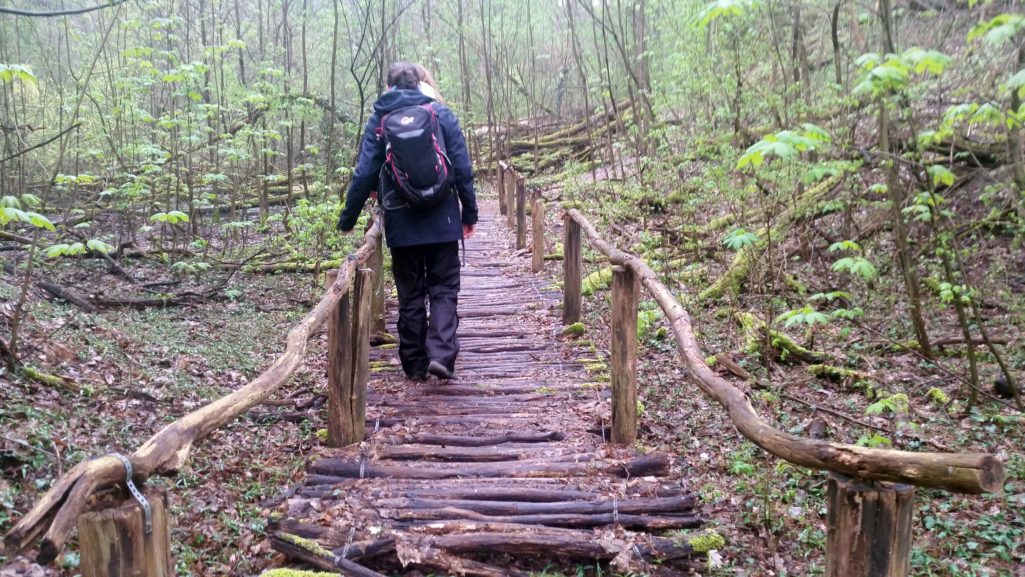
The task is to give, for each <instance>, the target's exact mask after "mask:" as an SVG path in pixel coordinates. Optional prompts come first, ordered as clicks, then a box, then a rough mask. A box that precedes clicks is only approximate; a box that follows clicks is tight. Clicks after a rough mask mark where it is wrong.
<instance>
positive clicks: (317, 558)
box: [270, 531, 385, 577]
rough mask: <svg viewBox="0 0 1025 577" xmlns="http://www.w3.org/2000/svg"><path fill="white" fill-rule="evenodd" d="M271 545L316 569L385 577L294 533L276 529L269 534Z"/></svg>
mask: <svg viewBox="0 0 1025 577" xmlns="http://www.w3.org/2000/svg"><path fill="white" fill-rule="evenodd" d="M270 543H271V547H272V548H273V549H274V550H275V551H280V552H282V553H284V554H285V555H287V556H289V557H292V558H293V559H298V560H300V561H302V562H304V563H309V564H310V565H313V566H314V567H317V568H318V569H325V570H327V571H335V572H337V571H341V572H342V573H343V574H345V575H350V576H353V577H385V576H384V575H383V574H381V573H378V572H377V571H374V570H372V569H367V568H366V567H364V566H362V565H360V564H358V563H356V562H355V561H351V560H349V559H346V558H345V557H342V556H341V555H335V553H334V551H329V550H327V549H325V548H324V547H322V546H321V545H320V544H319V543H317V542H316V541H313V540H312V539H303V538H302V537H298V536H296V535H292V534H289V533H285V532H282V531H278V532H276V533H274V534H273V535H271V536H270Z"/></svg>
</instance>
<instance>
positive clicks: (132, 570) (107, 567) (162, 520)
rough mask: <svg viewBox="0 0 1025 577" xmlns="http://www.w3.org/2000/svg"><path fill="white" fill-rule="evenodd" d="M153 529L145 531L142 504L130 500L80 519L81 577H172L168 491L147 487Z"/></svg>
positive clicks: (130, 498)
mask: <svg viewBox="0 0 1025 577" xmlns="http://www.w3.org/2000/svg"><path fill="white" fill-rule="evenodd" d="M143 494H144V495H145V496H146V500H147V501H149V505H150V510H151V519H152V525H151V526H152V530H151V531H150V533H149V534H146V532H145V523H144V518H143V512H142V505H140V504H139V502H138V501H136V500H135V499H133V498H132V497H127V498H126V499H125V500H123V501H122V502H121V505H120V506H118V507H116V508H112V509H102V510H99V511H94V512H91V513H85V514H83V515H81V516H79V518H78V544H79V551H80V553H81V565H80V566H79V571H81V573H82V577H171V576H173V575H174V564H173V563H172V561H171V539H170V534H171V529H170V524H171V520H170V517H169V516H168V514H167V491H166V490H165V489H163V488H158V487H146V488H145V489H144V491H143Z"/></svg>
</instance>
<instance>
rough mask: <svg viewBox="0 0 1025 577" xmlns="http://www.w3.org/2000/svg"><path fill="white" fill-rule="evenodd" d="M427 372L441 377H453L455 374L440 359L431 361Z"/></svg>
mask: <svg viewBox="0 0 1025 577" xmlns="http://www.w3.org/2000/svg"><path fill="white" fill-rule="evenodd" d="M427 372H428V373H430V374H432V375H434V376H436V377H438V378H439V379H446V380H447V379H451V378H452V377H454V376H455V375H454V374H453V373H452V371H450V370H448V368H447V367H446V366H445V365H443V364H441V363H439V362H438V361H431V364H429V365H427Z"/></svg>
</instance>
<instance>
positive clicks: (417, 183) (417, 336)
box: [338, 62, 477, 380]
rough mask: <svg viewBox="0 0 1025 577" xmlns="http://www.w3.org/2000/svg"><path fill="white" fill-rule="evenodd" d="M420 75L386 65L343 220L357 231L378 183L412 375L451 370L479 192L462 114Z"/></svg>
mask: <svg viewBox="0 0 1025 577" xmlns="http://www.w3.org/2000/svg"><path fill="white" fill-rule="evenodd" d="M422 80H423V79H422V78H421V77H420V75H419V74H418V73H417V69H416V65H414V64H411V63H408V62H396V63H394V64H392V65H391V66H390V67H389V68H388V77H387V81H388V91H387V92H385V93H384V94H382V95H381V97H380V98H378V99H377V101H376V102H375V103H374V114H373V115H371V117H370V120H369V121H368V122H367V127H366V130H365V132H364V134H363V143H362V145H361V148H360V153H359V161H358V162H357V164H356V170H355V172H354V173H353V177H352V184H350V185H349V191H348V193H347V194H346V196H345V208H344V209H342V214H341V216H340V217H339V219H338V229H339V230H341V231H342V232H343V233H346V234H347V233H350V232H351V231H352V228H353V227H354V226H356V219H357V218H358V217H359V213H360V211H362V210H363V205H364V203H366V201H367V197H368V196H370V192H371V190H374V189H375V188H376V189H377V190H378V196H379V198H380V202H381V206H382V207H383V208H384V231H385V238H386V239H387V242H388V248H389V249H391V256H392V274H393V276H394V277H395V287H396V289H397V290H398V293H399V322H398V332H399V359H400V360H401V361H402V370H403V371H404V372H405V373H406V376H407V377H409V378H410V379H412V380H423V379H425V378H426V377H427V374H428V373H430V374H432V375H434V376H436V377H438V378H441V379H450V378H452V377H453V376H454V371H455V362H456V356H457V355H458V354H459V341H458V340H457V339H456V329H457V328H458V326H459V317H458V315H457V313H456V306H457V304H458V299H459V241H460V240H462V239H463V238H469V237H470V236H472V235H473V227H474V225H475V224H476V223H477V198H476V196H475V195H474V191H473V169H472V167H471V166H470V156H469V154H468V153H467V150H466V141H465V140H464V139H463V134H462V132H460V130H459V121H458V119H457V118H456V117H455V115H454V114H453V113H452V111H451V110H449V109H448V108H447V107H446V106H444V105H443V104H440V103H438V102H436V101H435V100H434V99H433V98H431V97H430V96H428V95H426V94H424V93H423V92H421V91H420V83H421V81H422ZM425 300H426V301H427V302H429V303H430V317H429V319H428V315H427V305H426V303H425Z"/></svg>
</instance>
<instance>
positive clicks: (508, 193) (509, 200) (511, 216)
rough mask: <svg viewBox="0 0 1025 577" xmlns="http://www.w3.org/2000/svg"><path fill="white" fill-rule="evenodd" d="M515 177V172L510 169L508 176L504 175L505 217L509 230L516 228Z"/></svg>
mask: <svg viewBox="0 0 1025 577" xmlns="http://www.w3.org/2000/svg"><path fill="white" fill-rule="evenodd" d="M516 176H517V175H516V171H515V170H513V169H512V168H510V169H509V174H507V175H505V206H506V214H505V217H506V223H507V224H508V225H509V228H513V227H514V226H516Z"/></svg>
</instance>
